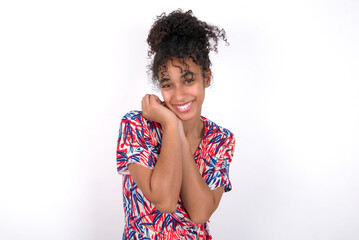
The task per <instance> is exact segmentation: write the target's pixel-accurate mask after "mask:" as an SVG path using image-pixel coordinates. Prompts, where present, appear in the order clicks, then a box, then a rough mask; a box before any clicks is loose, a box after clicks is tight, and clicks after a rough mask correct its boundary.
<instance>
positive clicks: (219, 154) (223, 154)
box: [203, 130, 235, 192]
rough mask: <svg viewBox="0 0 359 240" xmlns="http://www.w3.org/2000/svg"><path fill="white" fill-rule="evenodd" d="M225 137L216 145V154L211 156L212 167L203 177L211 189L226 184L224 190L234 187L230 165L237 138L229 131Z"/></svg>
mask: <svg viewBox="0 0 359 240" xmlns="http://www.w3.org/2000/svg"><path fill="white" fill-rule="evenodd" d="M227 132H228V135H227V134H226V137H225V138H224V139H221V141H219V142H218V144H217V146H216V148H217V149H216V155H215V156H211V157H210V158H211V162H212V163H213V164H211V166H212V167H209V168H208V169H207V171H205V172H204V174H203V178H204V180H205V181H206V183H207V185H208V187H209V188H210V189H211V190H214V189H217V188H219V187H222V186H225V188H224V191H225V192H228V191H230V190H231V189H232V184H231V182H230V180H229V165H230V163H231V162H232V158H233V153H234V148H235V138H234V135H233V134H232V133H231V132H229V131H228V130H227Z"/></svg>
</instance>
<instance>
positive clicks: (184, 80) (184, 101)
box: [159, 58, 211, 121]
mask: <svg viewBox="0 0 359 240" xmlns="http://www.w3.org/2000/svg"><path fill="white" fill-rule="evenodd" d="M186 63H187V64H188V66H189V67H188V68H186V66H185V65H184V64H182V63H180V62H179V61H178V60H173V61H168V62H167V64H166V66H167V71H166V72H165V74H164V75H163V76H160V79H159V81H160V87H161V93H162V97H163V99H164V102H165V104H166V106H167V107H168V108H169V109H170V110H172V111H173V112H174V113H175V114H176V115H177V117H178V118H179V119H181V120H182V121H187V120H191V119H196V118H198V119H199V117H200V116H201V109H202V104H203V101H204V96H205V88H207V87H208V86H209V85H210V77H211V76H210V71H208V72H207V73H206V74H205V76H206V77H205V78H204V77H203V74H202V70H201V67H200V66H198V65H197V64H196V63H194V62H193V60H192V59H190V58H189V59H187V60H186ZM160 75H162V74H160Z"/></svg>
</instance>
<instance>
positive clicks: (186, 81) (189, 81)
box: [185, 78, 194, 83]
mask: <svg viewBox="0 0 359 240" xmlns="http://www.w3.org/2000/svg"><path fill="white" fill-rule="evenodd" d="M193 81H194V80H193V78H190V79H186V80H185V83H191V82H193Z"/></svg>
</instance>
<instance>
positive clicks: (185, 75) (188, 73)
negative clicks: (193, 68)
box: [160, 71, 194, 84]
mask: <svg viewBox="0 0 359 240" xmlns="http://www.w3.org/2000/svg"><path fill="white" fill-rule="evenodd" d="M188 75H190V76H191V77H193V76H194V73H193V72H190V71H187V72H185V73H183V74H182V75H181V78H186V77H187V76H188ZM168 81H171V79H169V78H162V79H161V80H160V84H162V83H164V82H168Z"/></svg>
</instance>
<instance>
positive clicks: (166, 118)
mask: <svg viewBox="0 0 359 240" xmlns="http://www.w3.org/2000/svg"><path fill="white" fill-rule="evenodd" d="M141 105H142V114H143V116H144V117H145V118H147V119H148V120H151V121H155V122H158V123H160V124H161V125H162V126H164V127H165V126H166V125H168V124H170V123H173V122H177V121H179V119H178V117H177V116H176V114H175V113H174V112H172V111H171V110H170V109H168V108H167V106H166V105H165V103H164V102H161V100H160V99H159V98H158V97H157V96H156V95H154V94H146V95H145V96H144V97H143V98H142V101H141Z"/></svg>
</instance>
